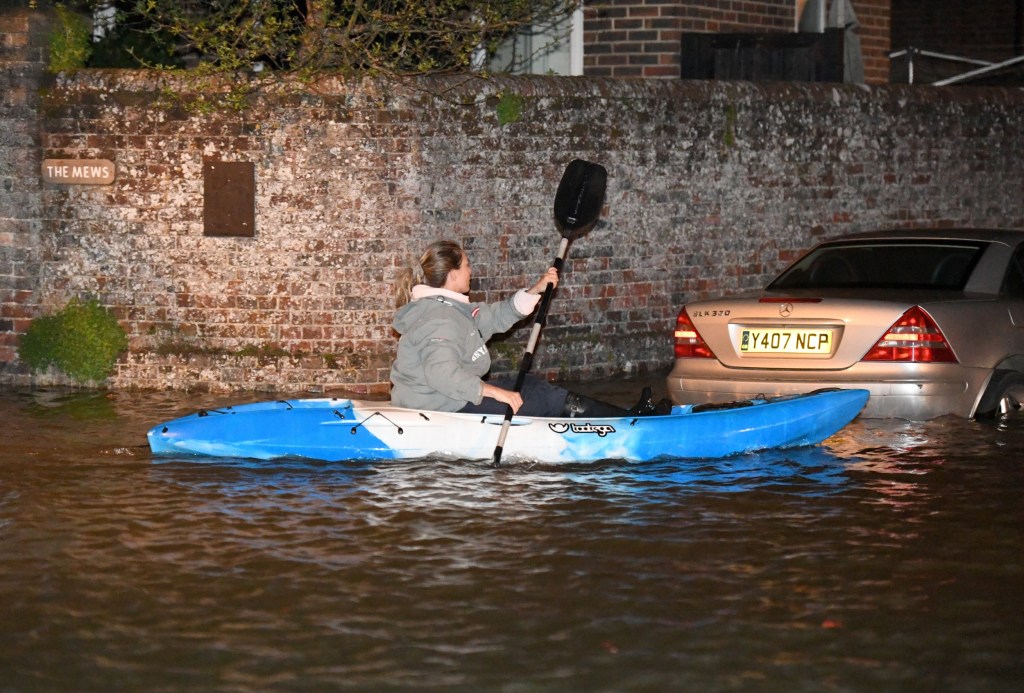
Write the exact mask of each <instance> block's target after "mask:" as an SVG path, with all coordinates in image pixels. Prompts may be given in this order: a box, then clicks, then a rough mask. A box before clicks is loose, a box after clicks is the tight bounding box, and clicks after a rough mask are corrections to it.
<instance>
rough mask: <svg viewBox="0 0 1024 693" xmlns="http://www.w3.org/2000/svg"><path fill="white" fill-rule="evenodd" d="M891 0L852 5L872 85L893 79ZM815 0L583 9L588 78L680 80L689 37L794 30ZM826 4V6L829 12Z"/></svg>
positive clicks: (621, 3) (643, 3)
mask: <svg viewBox="0 0 1024 693" xmlns="http://www.w3.org/2000/svg"><path fill="white" fill-rule="evenodd" d="M890 1H891V0H852V2H851V5H852V8H853V10H854V13H855V14H856V19H857V21H858V22H859V24H860V26H859V27H858V29H857V33H858V35H859V38H860V44H861V50H862V54H863V61H864V76H865V81H866V82H868V83H874V84H884V83H886V82H888V81H889V58H888V53H889V47H890V42H889V32H890V19H889V13H890ZM808 4H809V0H745V1H744V2H736V1H735V0H701V1H699V2H695V1H694V0H664V1H663V2H657V1H652V0H609V1H608V2H592V3H587V4H586V5H585V7H584V32H585V35H584V41H583V43H584V49H583V74H585V75H586V76H588V77H662V78H666V77H667V78H672V77H679V76H680V59H679V58H680V50H681V43H682V41H683V38H684V36H685V35H686V34H687V33H691V32H692V33H735V32H743V33H754V32H757V33H780V34H781V33H792V32H794V31H796V30H797V29H798V28H799V26H800V19H801V16H802V15H803V13H804V11H805V10H806V9H807V6H808ZM826 7H827V6H826V5H821V8H822V9H824V8H826Z"/></svg>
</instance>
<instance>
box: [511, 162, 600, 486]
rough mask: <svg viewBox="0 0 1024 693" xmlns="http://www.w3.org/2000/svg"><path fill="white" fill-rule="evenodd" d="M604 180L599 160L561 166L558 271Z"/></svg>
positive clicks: (594, 210) (527, 361) (544, 311)
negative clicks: (560, 235) (562, 170)
mask: <svg viewBox="0 0 1024 693" xmlns="http://www.w3.org/2000/svg"><path fill="white" fill-rule="evenodd" d="M607 180H608V172H607V171H606V170H605V168H604V166H601V165H600V164H595V163H591V162H589V161H583V160H582V159H575V160H573V161H571V162H570V163H569V165H568V166H566V167H565V172H564V173H563V174H562V180H561V181H560V182H559V183H558V191H557V192H556V193H555V221H557V222H558V228H559V231H560V232H561V234H562V242H561V243H560V244H559V246H558V255H557V256H556V257H555V262H554V264H553V266H554V268H555V269H556V270H558V271H559V272H561V270H562V266H563V265H564V264H565V256H566V254H567V253H568V252H569V243H571V242H572V241H573V240H575V239H576V238H578V237H580V236H582V235H583V234H584V233H586V232H587V231H589V230H590V229H591V228H592V227H593V225H594V224H595V223H596V222H597V218H598V217H599V216H600V215H601V207H602V206H603V205H604V188H605V183H606V182H607ZM554 288H555V287H554V285H552V284H548V285H547V286H546V287H545V288H544V295H543V296H542V297H541V299H540V308H538V310H537V316H536V317H535V318H534V320H533V329H532V330H531V332H530V341H529V342H528V343H527V345H526V352H525V353H524V354H523V360H522V361H521V362H520V364H519V374H518V375H517V376H516V384H515V388H514V389H515V391H516V392H519V391H521V390H522V388H523V382H524V381H525V380H526V374H527V373H529V372H530V366H532V365H533V350H534V348H536V346H537V339H538V338H539V337H540V331H541V328H542V327H544V323H545V322H546V321H547V318H548V306H550V305H551V295H552V293H553V291H554ZM512 415H513V411H512V407H507V408H506V409H505V421H504V422H502V424H501V433H500V434H499V435H498V444H497V446H496V447H495V448H494V466H495V467H500V466H501V454H502V452H503V450H504V447H505V437H506V436H508V429H509V426H510V425H511V423H512Z"/></svg>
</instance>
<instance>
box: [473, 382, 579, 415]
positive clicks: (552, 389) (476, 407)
mask: <svg viewBox="0 0 1024 693" xmlns="http://www.w3.org/2000/svg"><path fill="white" fill-rule="evenodd" d="M487 382H488V383H490V384H491V385H494V386H495V387H500V388H503V389H505V390H511V389H513V388H514V387H515V384H516V379H515V378H492V379H490V380H488V381H487ZM519 394H520V395H522V396H523V406H521V407H520V408H519V411H518V412H516V414H517V415H518V416H562V415H563V412H564V411H565V396H566V395H567V394H568V392H567V391H566V390H564V389H562V388H560V387H558V386H557V385H552V384H551V383H549V382H548V381H546V380H544V379H542V378H538V377H536V376H533V375H527V376H526V379H525V380H524V381H523V388H522V389H521V390H520V391H519ZM507 406H508V405H507V404H505V403H504V402H499V401H498V400H496V399H491V398H490V397H484V398H483V400H481V402H480V404H473V403H472V402H470V403H469V404H467V405H466V406H464V407H463V408H462V409H460V410H459V411H460V412H467V413H470V414H504V413H505V410H506V408H507Z"/></svg>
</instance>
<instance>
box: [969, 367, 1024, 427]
mask: <svg viewBox="0 0 1024 693" xmlns="http://www.w3.org/2000/svg"><path fill="white" fill-rule="evenodd" d="M1022 406H1024V374H1021V373H1018V372H1017V371H996V372H995V373H993V374H992V380H990V381H989V384H988V388H987V389H986V390H985V394H984V396H982V398H981V402H980V403H979V404H978V411H977V412H976V414H975V417H976V418H985V419H1002V418H1006V417H1008V416H1019V415H1022V414H1024V410H1022Z"/></svg>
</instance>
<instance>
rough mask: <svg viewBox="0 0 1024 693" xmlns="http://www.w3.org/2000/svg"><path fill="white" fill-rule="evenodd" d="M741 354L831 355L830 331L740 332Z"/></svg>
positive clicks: (792, 328) (802, 329)
mask: <svg viewBox="0 0 1024 693" xmlns="http://www.w3.org/2000/svg"><path fill="white" fill-rule="evenodd" d="M740 353H743V354H831V353H832V330H829V329H823V328H810V329H808V328H802V327H786V328H782V329H778V328H763V329H745V330H742V331H740Z"/></svg>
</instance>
